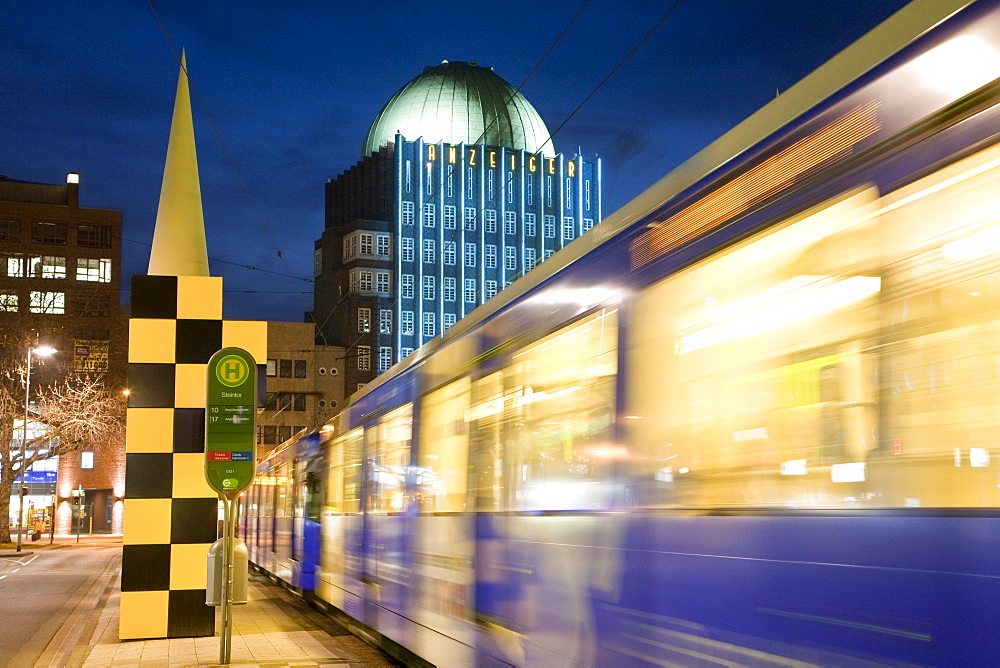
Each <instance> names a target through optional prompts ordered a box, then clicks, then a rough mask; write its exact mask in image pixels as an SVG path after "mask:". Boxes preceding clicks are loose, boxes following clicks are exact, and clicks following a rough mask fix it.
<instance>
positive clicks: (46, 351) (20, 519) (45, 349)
mask: <svg viewBox="0 0 1000 668" xmlns="http://www.w3.org/2000/svg"><path fill="white" fill-rule="evenodd" d="M55 352H59V351H57V350H56V349H55V348H51V347H49V346H39V347H37V348H32V347H31V346H30V345H29V346H28V354H27V358H28V371H27V373H26V374H25V376H24V423H23V424H22V425H21V428H22V431H21V484H20V485H18V489H17V497H18V504H17V551H18V552H20V551H21V533H22V531H23V529H24V491H25V490H26V489H27V487H25V485H27V483H28V476H27V472H26V471H25V466H24V458H25V448H26V446H27V444H28V400H29V399H30V397H31V353H35V354H36V355H42V356H44V357H47V356H49V355H51V354H52V353H55Z"/></svg>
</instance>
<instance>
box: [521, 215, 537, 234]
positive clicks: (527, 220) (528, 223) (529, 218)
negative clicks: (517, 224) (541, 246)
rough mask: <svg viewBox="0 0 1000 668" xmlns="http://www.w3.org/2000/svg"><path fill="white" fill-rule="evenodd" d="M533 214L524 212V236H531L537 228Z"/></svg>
mask: <svg viewBox="0 0 1000 668" xmlns="http://www.w3.org/2000/svg"><path fill="white" fill-rule="evenodd" d="M536 220H537V219H536V218H535V214H533V213H526V214H524V236H526V237H533V236H535V230H536V228H537V223H536Z"/></svg>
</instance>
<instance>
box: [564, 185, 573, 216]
mask: <svg viewBox="0 0 1000 668" xmlns="http://www.w3.org/2000/svg"><path fill="white" fill-rule="evenodd" d="M564 201H565V203H566V208H567V209H572V208H573V182H572V181H570V180H569V179H566V199H565V200H564Z"/></svg>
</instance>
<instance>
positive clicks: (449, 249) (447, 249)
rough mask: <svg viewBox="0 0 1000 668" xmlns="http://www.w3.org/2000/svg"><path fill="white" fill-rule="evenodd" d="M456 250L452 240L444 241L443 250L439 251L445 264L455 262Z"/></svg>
mask: <svg viewBox="0 0 1000 668" xmlns="http://www.w3.org/2000/svg"><path fill="white" fill-rule="evenodd" d="M456 255H457V252H456V250H455V242H454V241H446V242H444V250H443V251H442V252H441V256H442V258H443V259H444V263H445V264H455V256H456Z"/></svg>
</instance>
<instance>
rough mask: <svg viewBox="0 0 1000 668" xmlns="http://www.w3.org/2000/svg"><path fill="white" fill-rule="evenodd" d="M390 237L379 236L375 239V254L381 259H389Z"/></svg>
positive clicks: (386, 235)
mask: <svg viewBox="0 0 1000 668" xmlns="http://www.w3.org/2000/svg"><path fill="white" fill-rule="evenodd" d="M389 248H390V245H389V235H388V234H379V235H377V236H376V237H375V254H376V255H378V256H379V257H380V258H387V257H389Z"/></svg>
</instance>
